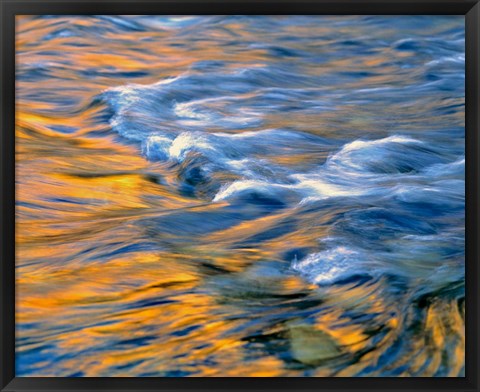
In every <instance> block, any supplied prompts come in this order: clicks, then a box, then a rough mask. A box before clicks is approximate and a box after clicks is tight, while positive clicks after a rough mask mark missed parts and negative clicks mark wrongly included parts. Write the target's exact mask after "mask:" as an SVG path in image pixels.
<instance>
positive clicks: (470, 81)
mask: <svg viewBox="0 0 480 392" xmlns="http://www.w3.org/2000/svg"><path fill="white" fill-rule="evenodd" d="M17 14H31V15H33V14H35V15H36V14H58V15H60V14H64V15H65V14H68V15H75V14H82V15H89V14H136V15H138V14H166V15H168V14H170V15H215V14H216V15H219V14H221V15H227V14H243V15H252V14H263V15H290V14H291V15H293V14H297V15H299V14H327V15H347V14H350V15H352V14H354V15H367V14H368V15H375V14H376V15H413V14H417V15H422V14H423V15H450V14H452V15H465V21H466V46H465V48H466V49H465V50H466V86H465V87H466V108H465V115H466V122H465V124H466V326H465V328H466V342H467V347H466V368H465V377H464V378H232V377H228V378H222V377H215V378H213V377H212V378H113V377H112V378H36V377H28V378H19V377H15V364H14V361H15V148H14V147H15V132H14V127H15V15H17ZM0 24H1V86H2V92H1V104H0V114H1V121H2V122H1V142H0V145H1V164H0V173H1V174H0V178H1V185H0V187H1V190H2V200H1V209H0V211H1V226H0V227H1V236H0V249H1V252H2V253H1V263H0V276H1V299H0V318H1V330H0V355H1V357H0V389H1V391H6V392H7V391H8V392H14V391H17V392H19V391H46V390H51V391H73V390H75V391H114V390H122V391H143V390H156V391H175V390H181V391H187V390H191V391H193V390H197V391H207V390H209V391H210V390H215V391H227V390H236V391H240V390H249V391H264V390H304V391H307V390H308V391H313V390H322V391H354V390H361V391H367V390H397V391H402V390H405V391H407V390H408V391H424V390H438V391H440V390H451V391H463V392H466V391H471V392H473V391H479V390H480V389H479V382H478V370H479V369H480V363H479V360H478V355H479V352H480V346H479V334H480V323H479V315H480V312H479V304H480V302H479V299H480V284H479V282H478V278H479V269H478V264H479V261H480V260H479V253H478V250H479V246H478V244H479V243H480V234H479V233H480V232H479V209H478V200H479V199H478V198H479V195H480V193H479V184H480V182H479V181H478V178H479V167H480V166H479V165H480V144H479V137H478V133H479V131H480V117H479V113H478V112H479V108H480V77H479V75H480V62H479V60H480V39H479V38H480V3H479V1H477V0H296V1H295V0H242V1H240V0H230V1H227V0H140V1H135V2H133V1H125V0H103V1H98V0H97V1H94V0H85V1H68V0H49V1H38V0H29V1H23V0H20V1H16V0H1V22H0Z"/></svg>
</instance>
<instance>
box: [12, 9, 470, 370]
mask: <svg viewBox="0 0 480 392" xmlns="http://www.w3.org/2000/svg"><path fill="white" fill-rule="evenodd" d="M16 37H17V38H16V50H17V69H16V78H17V106H16V108H17V109H16V110H17V112H16V140H17V142H16V156H17V166H16V167H17V180H16V181H17V203H16V216H17V233H16V247H17V264H16V282H17V307H16V323H17V324H16V328H17V332H16V333H17V340H16V372H17V376H57V377H89V376H102V377H107V376H116V377H121V376H136V377H151V376H157V377H186V376H213V377H215V376H244V377H253V376H263V377H285V376H288V377H291V376H293V377H295V376H296V377H323V376H326V377H331V376H335V377H372V376H380V377H387V376H402V377H405V376H406V377H408V376H413V377H431V376H434V377H437V376H440V377H442V376H454V377H456V376H464V373H465V370H464V365H465V332H464V325H465V322H464V319H465V269H464V258H465V250H464V247H465V227H464V225H465V179H464V174H465V159H464V156H465V124H464V115H465V113H464V101H465V69H464V68H465V55H464V54H465V48H464V45H465V39H464V18H463V17H460V16H458V17H456V16H171V17H166V16H19V17H17V36H16Z"/></svg>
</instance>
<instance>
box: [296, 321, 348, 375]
mask: <svg viewBox="0 0 480 392" xmlns="http://www.w3.org/2000/svg"><path fill="white" fill-rule="evenodd" d="M288 336H289V338H290V346H291V351H292V356H293V357H294V358H295V359H296V360H297V361H299V362H301V363H303V364H306V365H318V364H320V363H321V362H322V361H324V360H328V359H332V358H335V357H337V356H339V355H340V354H341V349H340V347H339V345H338V343H337V342H336V340H335V339H334V338H333V337H332V336H331V335H329V334H328V333H327V332H324V331H322V330H319V329H316V328H315V326H314V325H307V324H290V325H288Z"/></svg>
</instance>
